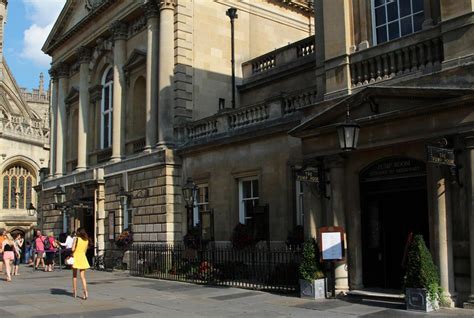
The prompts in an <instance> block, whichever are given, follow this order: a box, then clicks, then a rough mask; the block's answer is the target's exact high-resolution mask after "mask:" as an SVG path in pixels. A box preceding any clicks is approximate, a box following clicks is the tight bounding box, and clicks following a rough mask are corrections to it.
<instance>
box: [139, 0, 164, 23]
mask: <svg viewBox="0 0 474 318" xmlns="http://www.w3.org/2000/svg"><path fill="white" fill-rule="evenodd" d="M142 9H143V12H144V13H145V18H146V19H147V20H148V19H151V18H158V16H159V15H160V9H159V8H158V4H157V3H156V0H146V1H145V3H144V4H143V6H142Z"/></svg>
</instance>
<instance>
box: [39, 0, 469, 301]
mask: <svg viewBox="0 0 474 318" xmlns="http://www.w3.org/2000/svg"><path fill="white" fill-rule="evenodd" d="M90 3H91V2H86V3H85V5H84V3H82V2H81V1H68V2H67V4H66V7H65V8H64V10H63V12H62V13H61V16H60V18H59V20H58V22H57V23H56V25H55V27H54V28H53V32H52V33H51V35H50V37H49V39H48V41H47V43H46V44H45V46H44V51H45V52H46V53H48V54H50V55H52V56H53V68H52V75H53V78H54V82H53V83H54V84H53V94H52V96H53V98H52V110H53V114H54V116H53V117H54V118H55V120H54V121H53V122H54V125H55V127H54V129H53V131H55V133H54V134H53V136H52V145H53V147H52V148H53V151H52V152H51V155H52V158H51V160H50V162H51V163H52V165H51V173H50V176H49V178H48V179H46V180H45V181H44V182H43V183H42V185H43V192H42V200H43V205H42V210H43V211H42V215H43V219H44V224H43V225H44V227H45V228H48V229H56V230H58V229H60V228H62V221H63V220H62V218H61V214H60V213H61V211H59V210H57V209H55V208H54V205H53V204H52V203H53V193H54V189H55V188H56V187H57V186H58V185H60V186H64V187H65V190H66V192H67V196H68V197H69V198H70V200H72V201H74V200H77V201H78V202H82V203H84V204H85V205H86V206H87V207H88V208H83V209H82V208H75V209H73V210H74V211H73V212H71V213H70V216H71V219H70V220H69V223H68V224H69V226H70V227H71V226H78V225H85V226H86V227H89V229H90V230H91V234H93V235H94V238H95V242H96V252H97V253H100V252H101V251H103V250H104V249H105V248H107V247H110V246H112V245H108V244H109V243H112V242H113V241H112V240H113V239H114V238H115V237H116V235H117V234H118V233H120V231H122V230H123V229H124V228H129V227H131V228H132V229H133V232H134V239H135V240H136V241H137V242H139V243H140V242H155V241H159V242H175V241H180V240H181V239H182V236H183V234H185V233H186V230H187V227H188V226H187V224H188V223H189V224H190V225H192V224H193V223H194V224H196V223H198V222H201V224H202V226H203V227H206V228H207V229H206V233H208V234H209V233H211V234H209V237H210V238H211V239H213V240H214V241H216V242H226V241H228V240H229V237H230V234H231V231H232V229H233V228H234V226H235V225H236V224H238V223H246V224H248V225H252V226H257V227H258V226H260V225H264V226H263V227H266V229H267V230H266V232H267V233H266V235H265V239H267V240H269V241H272V242H274V243H278V242H280V243H281V242H283V241H285V239H286V237H287V234H288V232H289V231H291V230H293V229H294V227H295V226H296V225H302V226H304V229H305V233H306V235H307V236H315V235H316V234H317V229H318V228H320V227H322V226H342V227H343V228H345V229H346V251H345V252H346V256H347V257H346V259H345V260H344V261H343V262H340V263H338V264H337V266H336V287H337V289H338V290H339V291H341V292H347V291H348V290H357V289H362V288H365V287H369V288H372V287H374V288H388V289H391V288H395V289H396V288H400V283H401V279H402V275H403V267H402V265H401V264H402V259H403V250H404V247H405V244H406V242H407V237H408V235H409V234H410V233H420V234H423V235H424V237H425V240H426V241H427V244H428V245H429V247H430V249H431V251H432V252H433V255H434V258H435V261H436V263H437V265H438V267H439V269H440V275H441V284H442V287H443V289H444V291H445V293H446V296H449V297H451V299H452V300H453V302H452V303H453V304H454V303H456V304H458V305H460V304H462V303H463V302H465V301H468V300H469V299H470V298H469V297H470V295H472V294H474V279H470V278H471V277H474V225H473V220H474V214H473V213H474V207H473V206H472V200H471V199H472V196H473V193H472V189H473V186H472V173H473V172H472V171H471V170H472V158H471V157H472V154H471V152H472V151H471V148H472V147H471V146H472V145H471V134H472V131H473V128H474V127H473V120H472V111H471V109H470V106H471V105H472V98H473V90H472V89H473V77H472V70H473V67H474V64H473V46H472V45H473V43H474V41H473V39H474V24H473V19H474V14H473V12H474V11H473V10H474V6H473V4H472V1H470V0H459V1H447V0H406V1H405V0H394V1H384V0H358V1H350V0H337V1H333V0H331V1H330V0H327V1H326V0H321V1H314V5H313V7H314V10H312V9H311V8H310V6H308V2H306V1H297V0H293V1H277V0H268V1H266V0H265V1H264V0H262V1H212V2H211V1H184V0H177V1H145V2H143V3H142V2H140V1H136V2H134V3H133V4H130V3H129V2H122V1H118V2H113V1H98V2H94V3H96V5H95V6H91V5H90ZM230 6H235V7H236V8H237V10H238V14H239V16H238V19H237V20H235V26H236V33H235V34H236V35H235V44H236V45H235V47H236V50H237V51H236V64H237V65H238V66H239V67H238V68H237V88H238V94H237V95H238V96H237V103H236V107H235V109H232V108H230V107H229V105H231V103H230V102H229V101H230V99H231V88H232V87H231V78H230V74H231V69H230V63H229V59H230V23H229V20H228V17H226V16H225V11H226V10H227V9H228V8H229V7H230ZM313 12H314V20H313ZM92 21H94V23H93V24H92ZM114 21H115V22H114ZM117 21H118V22H117ZM313 21H315V23H313ZM111 22H113V23H111ZM157 30H159V34H158V31H157ZM313 30H315V31H314V33H315V35H313ZM157 57H158V58H157ZM112 97H113V112H110V111H109V105H110V104H109V101H111V100H112ZM347 117H349V118H350V119H351V120H353V121H356V122H357V123H358V124H359V125H360V137H359V143H358V146H357V148H356V150H353V151H351V152H342V151H341V148H340V146H339V141H338V135H337V130H338V128H339V127H340V126H341V124H343V123H344V122H345V121H346V119H347ZM110 127H113V129H110ZM65 136H73V138H66V137H65ZM76 136H77V138H76ZM427 146H430V147H433V146H436V147H437V148H442V149H444V150H443V151H445V152H446V153H449V154H450V155H453V156H454V161H450V162H449V164H450V165H451V166H450V167H447V166H443V165H439V164H433V163H432V162H433V158H431V159H429V157H428V156H427ZM430 149H432V148H430ZM438 151H439V150H438ZM308 169H311V170H312V171H317V172H318V174H319V180H320V182H319V184H314V183H305V182H298V181H297V178H296V176H297V175H298V174H299V173H301V172H302V171H305V170H308ZM189 177H191V178H192V179H193V180H194V182H195V183H196V184H197V186H198V194H197V198H196V199H197V207H196V208H195V209H194V211H192V213H190V214H189V215H187V214H186V211H185V207H184V202H183V198H182V195H181V188H182V186H183V184H184V183H185V182H186V180H187V178H189ZM323 180H324V182H322V181H323ZM121 190H122V191H121ZM119 193H122V194H124V193H125V194H126V196H125V198H126V200H121V197H122V198H123V197H124V196H119V195H118V194H119ZM209 215H210V217H209ZM204 216H206V218H207V219H205V218H204ZM209 219H210V220H212V222H210V221H209V223H207V224H205V222H208V221H206V220H209ZM212 224H214V226H212ZM112 226H113V229H112ZM471 299H472V298H471Z"/></svg>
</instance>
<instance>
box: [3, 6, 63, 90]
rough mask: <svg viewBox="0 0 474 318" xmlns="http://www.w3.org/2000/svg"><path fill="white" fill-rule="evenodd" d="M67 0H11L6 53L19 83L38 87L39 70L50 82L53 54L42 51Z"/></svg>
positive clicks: (6, 35) (27, 86) (29, 86)
mask: <svg viewBox="0 0 474 318" xmlns="http://www.w3.org/2000/svg"><path fill="white" fill-rule="evenodd" d="M65 2H66V0H10V1H8V15H7V24H6V26H5V42H4V55H5V59H6V60H7V63H8V66H9V67H10V69H11V70H12V72H13V75H14V76H15V79H16V81H17V82H18V85H20V86H21V87H26V88H28V89H31V88H37V87H38V82H39V74H40V73H41V72H43V73H44V74H45V83H46V86H47V85H48V83H49V76H48V70H49V63H50V62H51V58H49V57H48V56H47V55H45V54H44V53H43V52H41V47H42V46H43V43H44V42H45V40H46V37H47V36H48V34H49V32H50V30H51V28H52V26H53V24H54V22H55V20H56V19H57V17H58V15H59V13H60V12H61V9H62V7H63V6H64V3H65Z"/></svg>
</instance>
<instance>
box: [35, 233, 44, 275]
mask: <svg viewBox="0 0 474 318" xmlns="http://www.w3.org/2000/svg"><path fill="white" fill-rule="evenodd" d="M45 238H46V237H45V236H43V235H42V234H41V231H40V230H37V231H36V239H35V246H36V264H35V268H38V266H39V264H40V263H41V265H43V268H45V266H44V259H43V257H44V243H43V242H44V239H45Z"/></svg>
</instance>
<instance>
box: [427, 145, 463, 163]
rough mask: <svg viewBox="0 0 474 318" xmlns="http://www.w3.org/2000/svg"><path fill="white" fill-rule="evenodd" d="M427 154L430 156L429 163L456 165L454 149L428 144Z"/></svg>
mask: <svg viewBox="0 0 474 318" xmlns="http://www.w3.org/2000/svg"><path fill="white" fill-rule="evenodd" d="M426 155H427V156H428V162H429V163H433V164H436V165H444V166H451V167H454V166H456V164H455V163H454V150H453V149H447V148H439V147H433V146H426Z"/></svg>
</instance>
